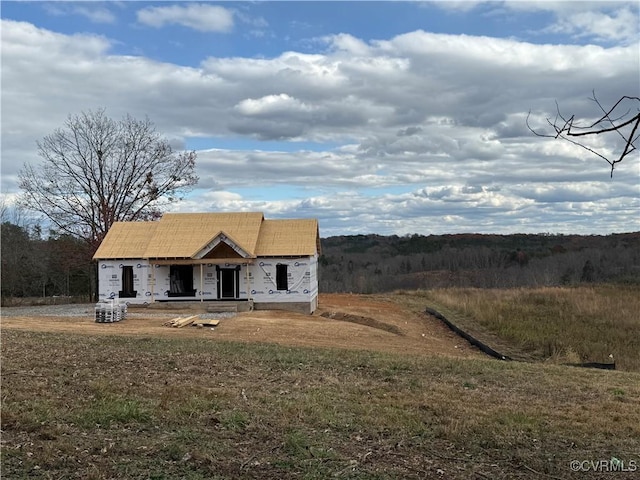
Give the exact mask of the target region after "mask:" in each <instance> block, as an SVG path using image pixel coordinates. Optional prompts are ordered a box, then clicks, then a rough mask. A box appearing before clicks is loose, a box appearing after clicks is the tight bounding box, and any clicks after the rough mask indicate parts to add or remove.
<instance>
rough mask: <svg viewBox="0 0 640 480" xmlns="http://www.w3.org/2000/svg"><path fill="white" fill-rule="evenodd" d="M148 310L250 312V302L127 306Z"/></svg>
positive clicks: (209, 301)
mask: <svg viewBox="0 0 640 480" xmlns="http://www.w3.org/2000/svg"><path fill="white" fill-rule="evenodd" d="M132 307H133V308H138V307H140V308H149V309H153V310H189V311H193V312H200V313H224V312H233V313H238V312H250V311H251V310H253V301H252V300H204V301H199V300H198V301H194V300H156V301H155V302H153V303H149V304H146V305H129V308H132Z"/></svg>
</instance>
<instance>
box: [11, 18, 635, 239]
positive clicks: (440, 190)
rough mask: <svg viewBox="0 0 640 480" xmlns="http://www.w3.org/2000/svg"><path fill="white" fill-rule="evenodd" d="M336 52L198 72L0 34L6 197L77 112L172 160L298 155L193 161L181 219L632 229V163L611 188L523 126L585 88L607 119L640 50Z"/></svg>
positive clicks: (23, 32) (439, 228) (353, 47)
mask: <svg viewBox="0 0 640 480" xmlns="http://www.w3.org/2000/svg"><path fill="white" fill-rule="evenodd" d="M160 8H172V7H160ZM179 8H181V9H186V8H187V7H179ZM172 18H175V17H172ZM166 22H168V20H163V21H162V22H161V23H162V24H166ZM326 40H327V41H328V42H329V45H330V46H332V45H333V47H335V48H330V49H329V51H327V52H325V53H323V54H321V53H316V54H307V53H301V52H295V51H289V52H284V53H282V54H280V55H278V56H276V57H274V58H261V59H256V58H239V57H238V58H208V59H204V60H203V61H202V63H201V65H200V67H198V68H193V67H185V66H181V65H176V64H172V63H162V62H157V61H153V60H150V59H148V58H145V57H129V56H121V55H116V54H114V53H113V51H112V49H111V47H112V42H111V41H110V40H108V39H105V38H102V37H98V36H92V35H76V36H69V35H63V34H59V33H54V32H51V31H49V30H46V29H41V28H36V27H34V26H33V25H31V24H28V23H21V22H13V21H8V20H3V21H2V61H3V68H2V107H3V112H2V114H3V118H2V119H3V121H2V126H1V127H2V190H3V192H5V193H8V194H12V193H14V192H15V191H16V188H17V187H16V174H17V171H18V169H19V168H20V167H21V165H22V163H23V162H24V161H29V162H34V161H38V158H37V155H36V154H35V142H36V140H38V139H40V138H42V137H43V136H44V135H46V134H49V133H51V131H53V130H54V129H55V128H57V127H59V126H61V125H62V124H63V122H64V120H65V119H66V116H67V115H68V114H69V113H77V112H79V111H82V110H86V109H95V108H98V107H102V106H104V107H106V108H107V113H108V114H109V115H111V116H114V117H116V118H117V117H120V116H121V115H123V114H125V113H130V114H131V115H133V116H134V117H143V116H145V115H148V116H149V118H150V119H151V120H152V121H154V122H155V123H156V125H157V127H158V129H159V130H160V131H161V132H163V133H164V134H166V135H167V136H169V137H170V138H171V139H172V141H174V143H175V144H176V145H180V144H181V142H185V143H188V141H189V138H188V137H220V138H224V137H226V136H232V137H233V138H234V139H237V138H238V137H241V138H245V137H251V138H260V139H265V140H274V139H275V140H278V139H295V140H296V141H297V142H300V143H299V145H300V146H301V148H300V149H299V150H298V149H296V148H295V145H297V144H293V145H294V146H291V145H289V148H288V151H274V150H277V148H276V147H274V146H273V144H271V143H269V142H266V143H264V149H262V150H261V149H259V148H255V147H252V148H251V149H250V150H249V149H247V150H227V149H217V150H213V149H207V150H201V151H199V152H198V166H197V168H198V172H197V173H198V175H199V176H200V178H201V181H200V184H199V189H198V190H197V191H196V192H194V194H193V195H192V196H191V197H190V198H189V199H188V200H187V201H186V202H185V203H179V204H176V208H177V209H180V210H199V211H201V210H203V209H204V210H227V211H228V210H244V211H246V210H264V211H265V213H266V214H267V215H268V216H271V217H272V216H281V217H287V216H288V217H295V216H302V215H304V216H307V215H308V216H316V217H318V218H319V219H320V222H321V228H322V231H321V233H322V235H330V234H339V233H368V232H377V233H381V234H388V233H414V232H419V233H447V232H449V233H450V232H454V231H456V232H461V231H476V232H496V233H506V232H510V231H511V232H513V231H526V232H541V231H555V232H558V231H562V232H574V233H581V232H586V233H593V232H599V233H606V232H611V231H629V230H633V229H640V223H639V221H638V219H637V209H638V208H639V207H640V205H639V201H638V198H639V197H640V192H639V191H638V190H639V189H638V185H637V178H638V177H637V166H635V165H634V163H633V162H632V161H630V162H623V164H621V165H620V167H619V169H618V170H616V174H615V177H614V180H613V182H612V181H611V179H610V178H609V170H608V168H607V165H606V164H605V163H604V162H602V161H601V160H599V159H597V157H592V156H589V155H588V154H586V153H585V152H584V151H583V150H581V149H579V148H577V147H574V146H571V145H569V144H566V143H563V142H558V141H552V140H548V139H540V138H536V137H534V136H533V135H532V134H531V132H529V131H528V130H527V129H526V125H525V124H524V119H525V117H526V115H527V112H528V111H529V110H530V109H531V110H533V114H532V120H533V121H534V122H537V123H534V125H540V126H543V125H544V118H545V117H547V116H551V117H553V115H554V114H555V103H554V100H556V99H557V100H558V101H559V103H560V106H561V107H562V108H563V110H565V111H567V112H569V113H570V114H572V113H575V114H576V115H577V116H580V117H585V116H587V117H589V116H590V115H593V114H594V105H593V103H592V102H590V101H589V100H588V97H589V96H590V95H591V91H592V90H593V89H595V90H596V92H597V93H598V94H600V93H601V95H602V96H601V97H600V99H601V101H602V102H603V104H604V105H609V104H611V102H612V101H615V100H616V99H617V97H618V96H619V95H620V94H622V93H632V94H633V93H634V92H637V88H638V84H637V79H638V74H639V68H640V67H639V66H638V62H637V54H638V43H635V44H633V45H628V46H616V47H608V48H606V47H603V46H595V45H587V46H576V45H553V46H551V45H536V44H531V43H526V42H518V41H516V40H504V39H502V40H501V39H494V38H488V37H472V36H464V35H462V36H454V35H441V34H433V33H428V32H423V31H416V32H408V33H406V34H404V35H399V36H397V37H394V38H388V39H379V40H377V41H372V42H364V41H363V40H361V39H358V38H355V37H352V36H345V35H341V36H337V37H331V38H328V39H326ZM338 47H339V48H338ZM43 79H46V81H43ZM596 113H597V112H596ZM598 141H599V142H602V143H601V146H602V147H603V148H611V147H612V144H610V142H609V140H607V139H604V138H603V139H598ZM314 142H315V144H313V143H314ZM324 142H326V143H327V144H328V146H326V147H323V146H322V143H324ZM213 144H215V140H214V143H213ZM254 145H255V144H254ZM291 150H293V151H291ZM583 187H584V188H583ZM289 190H291V191H293V193H292V194H291V195H284V194H283V193H282V192H287V191H289ZM581 192H583V193H581ZM285 198H286V199H285ZM634 209H635V210H634ZM587 215H588V216H589V220H588V221H584V218H585V217H586V216H587Z"/></svg>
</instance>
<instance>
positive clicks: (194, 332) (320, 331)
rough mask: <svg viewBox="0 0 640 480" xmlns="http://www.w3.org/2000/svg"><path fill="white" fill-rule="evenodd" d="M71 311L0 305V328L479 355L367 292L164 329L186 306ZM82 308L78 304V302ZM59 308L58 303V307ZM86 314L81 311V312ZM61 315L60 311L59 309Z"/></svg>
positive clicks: (434, 323)
mask: <svg viewBox="0 0 640 480" xmlns="http://www.w3.org/2000/svg"><path fill="white" fill-rule="evenodd" d="M74 307H75V311H76V312H78V311H80V315H76V316H44V312H46V308H47V307H39V308H41V309H42V310H41V311H42V312H43V314H38V310H37V309H34V310H32V311H31V313H29V314H28V316H26V315H20V311H19V310H13V309H12V308H3V309H2V329H22V330H31V331H46V332H73V333H80V334H90V335H140V336H163V337H198V338H210V339H212V340H216V339H224V340H234V341H245V342H265V343H278V344H281V345H297V346H317V347H336V348H345V349H362V350H373V351H381V352H397V353H409V354H413V355H446V356H456V357H482V356H483V355H482V354H481V353H480V352H479V351H478V350H477V349H475V348H473V347H470V346H469V345H468V344H467V343H466V342H465V341H464V340H462V339H461V338H459V337H458V336H456V335H455V334H453V333H452V332H451V331H450V330H449V329H448V328H447V327H445V326H444V325H442V324H441V323H440V322H439V321H438V320H436V319H435V318H433V317H430V316H427V315H421V314H418V313H415V312H412V311H410V310H408V309H403V308H402V307H401V306H399V305H398V304H397V303H394V302H390V301H388V300H384V299H382V298H378V297H376V296H369V295H349V294H324V295H320V306H319V308H318V310H317V311H316V312H315V313H314V314H313V315H303V314H296V313H291V312H282V311H253V312H246V313H239V314H237V315H236V316H234V317H231V318H223V319H221V320H220V323H219V325H218V326H217V327H215V328H210V327H184V328H179V329H178V328H170V327H166V326H163V324H164V323H165V322H166V321H167V320H168V319H170V318H174V317H176V316H187V315H189V314H191V315H193V313H189V311H188V310H185V311H179V310H175V309H173V310H171V311H170V312H169V311H162V310H155V309H154V310H146V309H138V308H130V310H129V316H128V318H127V319H126V320H124V321H122V322H118V323H96V322H95V321H94V312H93V305H91V304H90V305H86V306H83V307H86V308H85V309H84V310H82V309H81V310H78V308H79V307H78V306H74ZM80 308H82V307H80ZM60 310H62V311H63V312H64V307H62V306H58V311H60ZM83 313H86V314H83ZM63 315H64V313H63Z"/></svg>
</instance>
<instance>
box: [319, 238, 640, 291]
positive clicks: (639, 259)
mask: <svg viewBox="0 0 640 480" xmlns="http://www.w3.org/2000/svg"><path fill="white" fill-rule="evenodd" d="M320 264H321V269H320V273H321V276H320V291H321V292H353V293H377V292H385V291H392V290H397V289H409V290H413V289H423V288H424V289H430V288H445V287H477V288H513V287H540V286H557V285H573V284H578V283H588V282H624V283H634V284H640V232H635V233H621V234H612V235H607V236H597V235H589V236H584V235H556V234H546V233H545V234H511V235H486V234H455V235H427V236H425V235H407V236H402V237H399V236H396V235H392V236H380V235H351V236H337V237H330V238H326V239H323V240H322V256H321V257H320Z"/></svg>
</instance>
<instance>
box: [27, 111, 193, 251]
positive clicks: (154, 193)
mask: <svg viewBox="0 0 640 480" xmlns="http://www.w3.org/2000/svg"><path fill="white" fill-rule="evenodd" d="M38 153H39V154H40V156H41V157H42V159H43V162H42V163H41V164H40V165H38V166H33V165H28V164H26V165H25V166H24V167H23V169H22V170H21V172H20V188H21V189H22V195H21V197H20V204H21V205H23V206H25V207H27V208H29V209H31V210H34V211H36V212H39V213H41V214H44V215H45V216H46V217H47V218H48V219H49V220H50V221H51V222H52V224H53V225H55V227H56V228H57V229H58V230H59V231H61V232H64V233H68V234H70V235H73V236H75V237H78V238H82V239H84V240H86V241H87V242H88V243H89V244H90V245H92V246H94V247H97V245H98V244H99V243H100V241H101V240H102V238H103V237H104V235H105V234H106V233H107V231H108V230H109V228H110V227H111V225H112V224H113V222H116V221H132V220H146V219H151V218H156V217H157V216H158V213H159V212H160V209H161V208H162V207H163V206H166V205H167V204H168V203H170V202H172V201H174V200H175V199H176V198H177V197H179V196H180V194H182V193H184V192H186V191H188V190H189V189H190V188H191V187H192V186H193V185H195V184H196V183H197V181H198V177H197V176H196V175H195V173H194V168H195V162H196V153H195V152H174V151H173V149H172V148H171V146H170V145H169V142H168V141H167V140H166V139H165V138H163V137H162V136H161V135H160V134H159V133H158V132H157V131H156V130H155V127H154V125H153V124H152V123H151V122H150V120H149V119H148V118H147V119H144V120H136V119H134V118H132V117H130V116H126V117H125V118H124V119H123V120H120V121H116V120H113V119H111V118H109V117H108V116H107V115H106V113H105V110H104V109H100V110H97V111H88V112H82V113H80V114H78V115H73V116H72V115H70V116H69V117H68V119H67V121H66V123H65V125H64V127H63V128H59V129H56V130H55V131H54V132H53V133H52V134H50V135H47V136H46V137H44V138H43V139H42V140H41V141H40V142H38Z"/></svg>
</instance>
